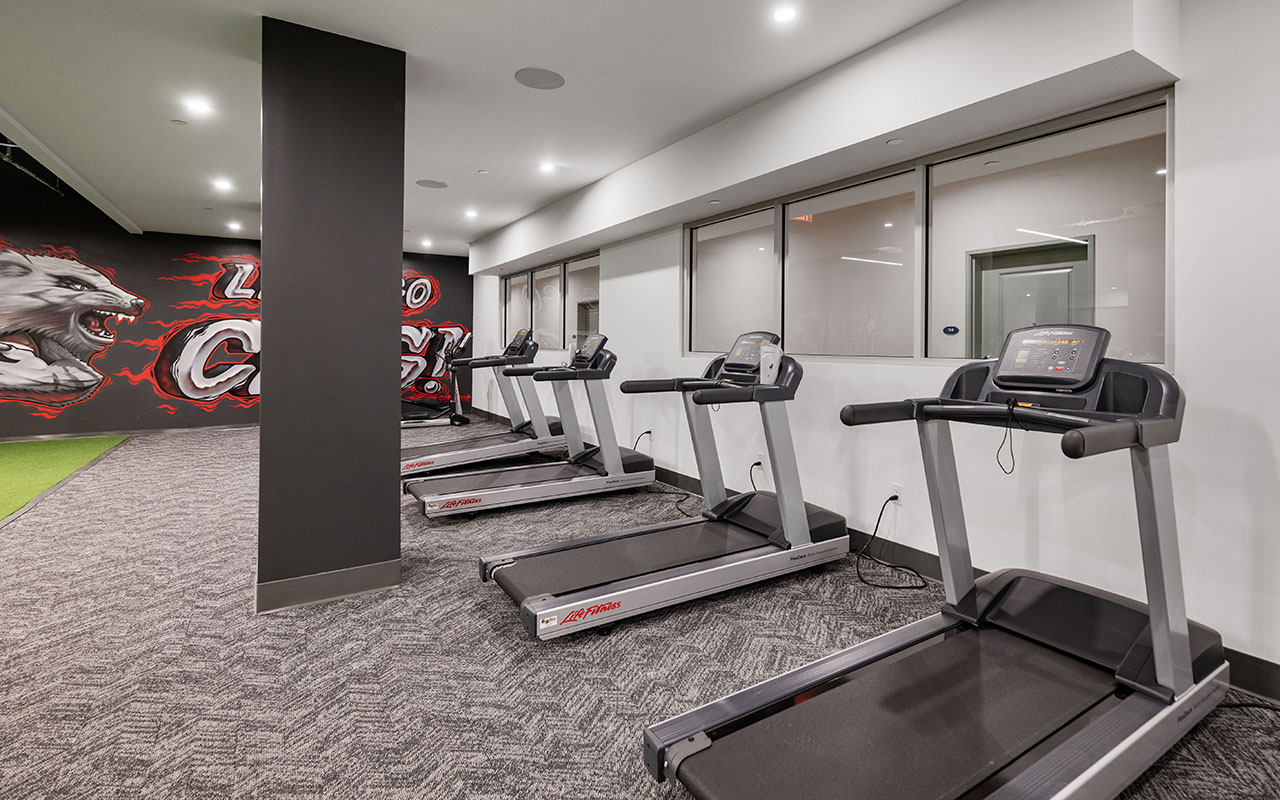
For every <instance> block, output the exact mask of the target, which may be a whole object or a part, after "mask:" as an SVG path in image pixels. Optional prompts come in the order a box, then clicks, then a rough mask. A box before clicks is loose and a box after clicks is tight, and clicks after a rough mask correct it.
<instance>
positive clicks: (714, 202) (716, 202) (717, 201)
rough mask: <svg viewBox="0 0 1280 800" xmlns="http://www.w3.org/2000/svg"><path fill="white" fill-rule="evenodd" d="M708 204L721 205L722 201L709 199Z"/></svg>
mask: <svg viewBox="0 0 1280 800" xmlns="http://www.w3.org/2000/svg"><path fill="white" fill-rule="evenodd" d="M707 205H709V206H718V205H720V201H719V200H708V201H707Z"/></svg>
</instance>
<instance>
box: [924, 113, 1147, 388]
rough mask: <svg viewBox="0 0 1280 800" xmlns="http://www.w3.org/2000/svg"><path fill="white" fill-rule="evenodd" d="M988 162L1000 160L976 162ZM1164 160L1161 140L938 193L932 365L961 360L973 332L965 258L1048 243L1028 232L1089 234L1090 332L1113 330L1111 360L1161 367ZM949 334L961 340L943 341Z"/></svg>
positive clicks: (933, 213) (935, 202)
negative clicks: (950, 330)
mask: <svg viewBox="0 0 1280 800" xmlns="http://www.w3.org/2000/svg"><path fill="white" fill-rule="evenodd" d="M1148 113H1155V114H1158V113H1161V112H1148ZM1069 135H1070V134H1069ZM988 156H990V157H992V158H999V157H1001V156H1004V154H1003V153H989V154H985V155H982V156H978V158H977V159H975V160H977V161H979V162H980V161H981V160H982V159H984V158H987V157H988ZM1006 158H1007V156H1006ZM1165 160H1166V159H1165V137H1164V135H1163V134H1161V135H1158V136H1152V137H1145V138H1142V139H1138V140H1136V141H1131V142H1125V143H1123V144H1115V145H1111V146H1109V147H1104V148H1102V149H1100V150H1091V151H1088V152H1085V153H1081V154H1078V155H1070V156H1066V157H1063V158H1054V159H1052V160H1049V161H1044V162H1040V163H1035V164H1030V165H1027V166H1019V167H1016V168H1013V169H1004V170H1002V171H999V172H994V171H993V172H992V173H991V174H989V175H983V176H979V177H974V178H970V179H968V180H961V181H955V182H953V183H946V184H944V185H939V186H936V187H935V189H934V191H933V192H932V201H933V202H932V209H931V219H932V228H931V242H932V259H931V264H932V269H933V272H932V274H931V276H930V292H931V295H930V298H929V299H930V303H929V310H930V315H931V316H932V322H931V325H930V328H929V342H930V349H929V355H932V356H939V357H945V358H963V357H964V355H965V344H966V342H967V341H968V336H969V333H970V331H969V326H970V325H971V324H973V321H972V320H970V319H969V316H970V315H969V309H968V307H967V306H968V302H967V297H966V293H965V289H966V286H965V284H966V282H967V280H968V261H969V259H968V255H967V254H968V253H970V252H972V251H975V250H988V249H992V248H996V247H1003V246H1011V245H1023V244H1035V243H1037V242H1039V243H1043V242H1046V241H1052V240H1047V239H1044V238H1041V237H1038V236H1035V235H1034V234H1027V233H1020V232H1018V231H1017V228H1026V229H1028V230H1034V231H1044V232H1047V233H1053V234H1056V235H1058V236H1074V237H1080V236H1086V235H1089V234H1093V235H1094V236H1095V237H1096V238H1095V247H1094V253H1095V261H1094V277H1095V282H1094V292H1093V295H1094V297H1093V305H1094V310H1095V317H1094V323H1095V324H1097V325H1102V326H1103V327H1106V328H1108V329H1110V330H1111V348H1110V352H1111V354H1112V355H1114V356H1116V357H1123V358H1132V359H1135V360H1137V361H1148V362H1157V363H1160V362H1163V360H1164V357H1165V353H1164V312H1165V302H1164V298H1165V292H1164V283H1165V253H1164V225H1165V179H1164V178H1163V177H1161V176H1160V175H1157V174H1156V170H1157V169H1159V168H1160V167H1162V166H1164V162H1165ZM947 166H950V165H944V167H941V168H939V169H937V170H935V171H934V173H935V175H937V174H938V173H941V172H943V171H944V170H945V169H946V167H947ZM1113 286H1114V287H1115V289H1112V287H1113ZM1055 321H1060V320H1055ZM948 325H955V326H956V327H958V328H960V330H961V335H959V336H944V335H942V329H943V328H944V327H946V326H948Z"/></svg>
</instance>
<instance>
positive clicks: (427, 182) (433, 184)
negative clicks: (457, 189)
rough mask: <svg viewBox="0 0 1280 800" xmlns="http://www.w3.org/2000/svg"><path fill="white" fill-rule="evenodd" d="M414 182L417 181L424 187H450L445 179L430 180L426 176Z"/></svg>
mask: <svg viewBox="0 0 1280 800" xmlns="http://www.w3.org/2000/svg"><path fill="white" fill-rule="evenodd" d="M414 182H415V183H417V184H418V185H419V186H421V187H422V188H423V189H447V188H449V184H447V183H445V182H444V181H433V180H428V179H426V178H423V179H422V180H420V181H414Z"/></svg>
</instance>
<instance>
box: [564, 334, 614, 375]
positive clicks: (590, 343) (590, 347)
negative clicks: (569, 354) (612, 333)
mask: <svg viewBox="0 0 1280 800" xmlns="http://www.w3.org/2000/svg"><path fill="white" fill-rule="evenodd" d="M608 340H609V337H608V336H605V335H604V334H601V333H593V334H591V335H590V336H588V337H587V338H586V340H585V341H583V343H582V344H581V345H579V346H578V349H577V350H575V351H573V366H576V367H585V366H586V365H588V364H590V363H591V360H592V359H594V358H595V357H596V353H599V352H600V350H601V348H603V347H604V343H605V342H607V341H608Z"/></svg>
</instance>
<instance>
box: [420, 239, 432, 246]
mask: <svg viewBox="0 0 1280 800" xmlns="http://www.w3.org/2000/svg"><path fill="white" fill-rule="evenodd" d="M422 246H423V247H430V246H431V240H430V239H423V240H422Z"/></svg>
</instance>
